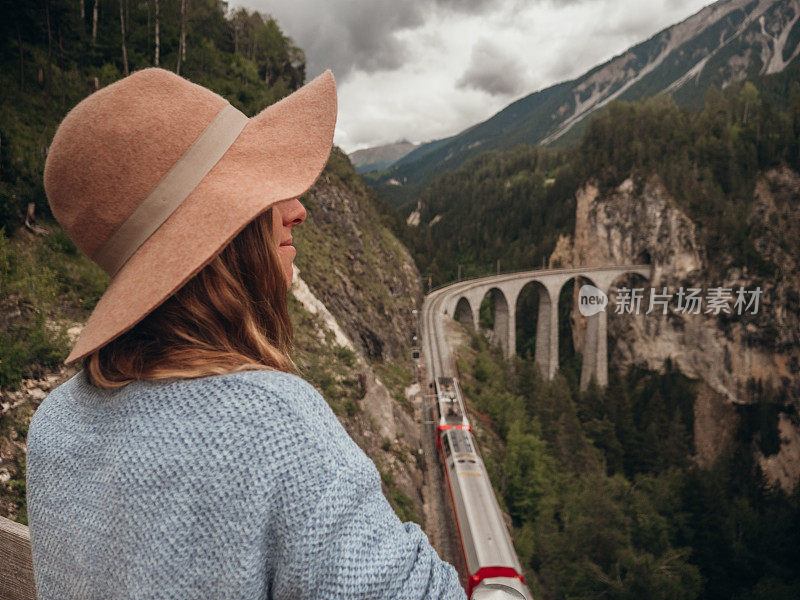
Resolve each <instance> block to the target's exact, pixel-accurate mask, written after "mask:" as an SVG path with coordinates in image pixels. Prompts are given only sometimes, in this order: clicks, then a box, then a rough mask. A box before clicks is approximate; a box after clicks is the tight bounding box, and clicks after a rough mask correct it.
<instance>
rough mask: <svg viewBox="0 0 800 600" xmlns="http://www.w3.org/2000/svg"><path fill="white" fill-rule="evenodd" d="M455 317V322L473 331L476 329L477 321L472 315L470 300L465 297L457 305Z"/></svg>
mask: <svg viewBox="0 0 800 600" xmlns="http://www.w3.org/2000/svg"><path fill="white" fill-rule="evenodd" d="M453 316H454V317H455V320H456V321H458V322H459V323H461V324H462V325H466V326H467V327H470V328H472V329H474V328H475V319H474V317H473V313H472V307H471V306H470V304H469V300H467V298H466V297H465V296H461V298H459V299H458V302H457V303H456V309H455V311H453Z"/></svg>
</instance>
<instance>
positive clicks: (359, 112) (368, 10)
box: [230, 0, 712, 152]
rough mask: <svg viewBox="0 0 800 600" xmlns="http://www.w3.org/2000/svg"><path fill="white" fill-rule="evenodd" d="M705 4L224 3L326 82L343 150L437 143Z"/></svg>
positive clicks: (474, 0) (528, 0) (546, 0)
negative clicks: (257, 15)
mask: <svg viewBox="0 0 800 600" xmlns="http://www.w3.org/2000/svg"><path fill="white" fill-rule="evenodd" d="M711 3H712V2H710V1H709V0H232V1H231V2H230V7H231V8H235V7H238V6H245V7H247V8H249V9H251V10H258V11H260V12H262V13H264V14H271V15H273V16H274V17H275V18H276V19H277V20H278V23H279V24H280V26H281V27H282V29H283V30H284V32H285V33H286V34H287V35H289V36H290V37H292V38H293V39H294V40H295V43H297V45H298V46H300V47H301V48H303V49H304V50H305V52H306V59H307V61H308V72H307V79H308V80H311V79H312V78H313V77H315V76H316V75H318V74H320V73H321V72H323V71H324V70H325V69H328V68H329V69H331V70H332V71H333V74H334V76H335V77H336V83H337V89H338V93H339V117H338V121H337V126H336V136H335V143H336V144H337V145H338V146H340V147H341V148H342V149H344V150H345V151H346V152H352V151H354V150H357V149H359V148H365V147H369V146H376V145H380V144H386V143H391V142H395V141H398V140H400V139H403V138H405V139H408V140H410V141H412V142H421V141H429V140H432V139H438V138H442V137H447V136H449V135H453V134H455V133H458V132H459V131H462V130H463V129H465V128H467V127H469V126H470V125H473V124H475V123H478V122H480V121H483V120H485V119H487V118H489V117H490V116H492V115H493V114H494V113H496V112H497V111H498V110H500V109H502V108H503V107H505V106H507V105H508V104H509V103H511V102H512V101H514V100H516V99H518V98H521V97H523V96H526V95H528V94H530V93H531V92H534V91H537V90H540V89H543V88H546V87H549V86H550V85H553V84H555V83H558V82H560V81H564V80H568V79H572V78H575V77H577V76H579V75H581V74H583V73H584V72H586V71H587V70H589V69H590V68H591V67H593V66H595V65H597V64H600V63H602V62H604V61H606V60H607V59H609V58H612V57H613V56H616V55H617V54H620V53H621V52H623V51H624V50H626V49H627V48H629V47H630V46H632V45H634V44H636V43H637V42H640V41H643V40H645V39H646V38H648V37H650V36H651V35H653V34H654V33H656V32H658V31H660V30H661V29H664V28H665V27H668V26H669V25H672V24H673V23H677V22H679V21H682V20H683V19H685V18H686V17H688V16H690V15H692V14H694V13H695V12H697V11H698V10H700V9H701V8H702V7H703V6H706V5H708V4H711Z"/></svg>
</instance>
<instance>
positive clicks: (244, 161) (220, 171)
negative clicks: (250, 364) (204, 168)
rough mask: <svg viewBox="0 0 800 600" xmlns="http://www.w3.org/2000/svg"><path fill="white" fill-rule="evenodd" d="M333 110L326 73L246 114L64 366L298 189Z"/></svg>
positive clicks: (152, 304) (128, 266) (314, 168)
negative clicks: (240, 127) (223, 150)
mask: <svg viewBox="0 0 800 600" xmlns="http://www.w3.org/2000/svg"><path fill="white" fill-rule="evenodd" d="M336 111H337V106H336V85H335V82H334V79H333V74H332V73H331V72H330V71H326V72H325V73H323V74H322V75H320V76H319V77H317V78H316V79H314V80H313V81H311V82H310V83H308V84H306V85H305V86H303V87H302V88H300V89H299V90H297V91H296V92H294V93H293V94H291V95H289V96H287V97H286V98H284V99H283V100H281V101H279V102H277V103H275V104H273V105H271V106H268V107H267V108H265V109H264V110H262V111H261V112H260V113H258V114H257V115H256V116H254V117H253V118H251V119H250V120H249V122H248V123H247V125H245V127H244V129H243V130H242V132H241V133H240V134H239V136H238V137H237V138H236V140H235V141H234V143H233V144H232V145H231V147H230V148H229V149H228V151H227V152H226V153H225V155H224V156H223V157H222V158H221V159H220V161H219V162H218V163H217V164H216V165H215V166H214V168H212V169H211V171H209V172H208V174H207V175H206V176H205V177H204V178H203V179H202V181H201V182H200V183H199V184H198V186H197V187H196V188H195V189H194V190H193V191H192V192H191V194H189V196H187V197H186V199H185V200H184V201H183V202H182V203H181V205H180V206H179V207H178V208H177V209H176V210H175V212H174V213H172V214H171V215H170V216H169V218H168V219H167V220H166V221H164V223H163V224H162V225H161V227H159V228H158V229H157V230H156V231H155V232H154V233H153V235H151V236H150V237H149V238H148V239H147V240H146V241H145V242H144V244H142V246H141V247H140V248H139V249H138V250H137V251H136V252H135V253H134V254H133V255H132V256H131V258H130V259H129V260H128V262H127V263H125V265H124V266H123V267H122V269H121V270H120V271H119V272H118V273H117V274H116V275H115V277H114V278H113V279H112V280H111V283H110V284H109V286H108V288H107V289H106V291H105V293H104V294H103V295H102V297H101V298H100V300H99V301H98V303H97V306H96V307H95V309H94V311H93V312H92V314H91V315H90V317H89V320H88V321H87V323H86V326H85V327H84V329H83V331H82V332H81V335H80V337H79V338H78V340H77V342H76V343H75V346H74V348H73V349H72V351H71V352H70V354H69V356H67V359H66V361H65V363H66V364H69V363H72V362H75V361H78V360H80V359H82V358H84V357H85V356H87V355H88V354H91V353H92V352H94V351H95V350H97V349H98V348H101V347H102V346H104V345H105V344H107V343H109V342H111V341H112V340H114V339H115V338H117V337H118V336H120V335H122V334H123V333H125V332H126V331H128V330H129V329H131V328H132V327H134V326H135V325H136V324H137V323H139V322H140V321H141V320H142V319H144V318H145V317H146V316H147V315H148V314H149V313H151V312H152V311H153V310H155V309H156V308H157V307H158V306H159V305H160V304H162V303H163V302H164V301H165V300H166V299H167V298H169V297H170V296H171V295H172V294H173V293H175V292H176V291H177V290H178V289H180V288H181V287H182V286H183V285H184V284H185V283H186V282H187V281H189V279H191V278H192V277H193V276H194V275H195V274H196V273H197V272H198V271H200V269H202V268H203V267H204V266H205V265H207V264H208V263H209V262H210V261H211V260H212V259H213V258H214V257H215V256H217V255H218V254H219V253H220V252H221V251H222V249H223V248H225V246H226V245H227V244H228V243H229V242H230V241H231V240H232V239H233V238H234V237H235V236H236V235H237V234H238V233H239V232H240V231H241V230H242V229H244V227H245V226H246V225H247V224H248V223H250V222H251V221H252V220H253V219H255V218H256V217H257V216H258V215H260V214H261V213H263V212H264V211H265V210H267V209H268V208H269V207H270V206H272V205H273V204H275V203H276V202H280V201H282V200H289V199H291V198H296V197H298V196H300V195H302V194H303V193H305V192H306V191H307V190H308V189H309V188H310V187H311V186H312V185H313V184H314V182H315V181H316V180H317V178H318V177H319V175H320V174H321V173H322V169H323V168H324V167H325V164H326V162H327V160H328V156H329V155H330V151H331V147H332V145H333V133H334V129H335V126H336Z"/></svg>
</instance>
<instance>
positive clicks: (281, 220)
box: [272, 198, 306, 288]
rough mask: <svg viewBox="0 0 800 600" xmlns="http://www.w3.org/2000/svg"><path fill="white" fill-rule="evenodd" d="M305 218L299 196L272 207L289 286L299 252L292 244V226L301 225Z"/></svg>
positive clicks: (275, 232)
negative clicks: (293, 264)
mask: <svg viewBox="0 0 800 600" xmlns="http://www.w3.org/2000/svg"><path fill="white" fill-rule="evenodd" d="M305 220H306V209H305V207H303V205H302V204H300V200H298V199H297V198H293V199H291V200H284V201H283V202H277V203H276V204H274V205H273V207H272V231H273V233H274V235H275V241H276V242H277V244H278V255H279V256H280V259H281V265H283V271H284V273H285V275H286V287H287V288H288V287H289V286H290V285H292V277H293V275H294V270H293V269H292V262H293V261H294V255H295V254H296V253H297V251H296V250H295V248H294V246H292V227H296V226H297V225H300V223H302V222H303V221H305Z"/></svg>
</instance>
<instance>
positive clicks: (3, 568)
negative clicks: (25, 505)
mask: <svg viewBox="0 0 800 600" xmlns="http://www.w3.org/2000/svg"><path fill="white" fill-rule="evenodd" d="M0 556H2V557H3V559H2V560H0V600H36V589H35V586H34V581H33V557H32V556H31V536H30V531H29V530H28V528H27V527H25V525H21V524H20V523H16V522H14V521H11V520H10V519H6V518H5V517H0Z"/></svg>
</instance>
